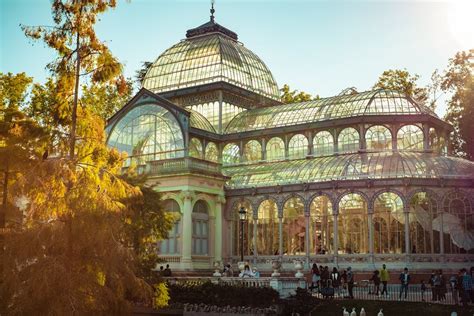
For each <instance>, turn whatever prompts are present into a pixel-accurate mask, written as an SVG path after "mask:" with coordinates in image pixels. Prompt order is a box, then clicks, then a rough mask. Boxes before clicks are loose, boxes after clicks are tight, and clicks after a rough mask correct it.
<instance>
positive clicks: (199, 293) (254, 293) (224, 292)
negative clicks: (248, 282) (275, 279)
mask: <svg viewBox="0 0 474 316" xmlns="http://www.w3.org/2000/svg"><path fill="white" fill-rule="evenodd" d="M169 291H170V297H171V300H170V304H171V305H174V304H179V303H181V304H184V303H190V304H200V303H204V304H208V305H217V306H227V305H230V306H249V307H268V306H270V305H272V304H276V303H278V301H279V295H278V292H277V291H275V290H274V289H272V288H267V287H240V286H232V285H221V284H213V283H211V282H206V283H203V284H200V285H196V284H185V285H179V284H172V285H169Z"/></svg>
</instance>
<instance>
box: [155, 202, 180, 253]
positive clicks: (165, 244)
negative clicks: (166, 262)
mask: <svg viewBox="0 0 474 316" xmlns="http://www.w3.org/2000/svg"><path fill="white" fill-rule="evenodd" d="M162 205H163V210H164V211H165V212H169V213H172V214H173V215H174V218H175V222H174V224H173V226H172V227H171V229H170V230H169V231H168V238H167V239H165V240H162V241H160V242H159V244H160V249H159V252H160V254H162V255H172V254H179V253H180V249H181V242H180V237H181V235H180V227H181V213H180V209H179V205H178V203H177V202H176V201H175V200H172V199H169V200H165V201H163V203H162Z"/></svg>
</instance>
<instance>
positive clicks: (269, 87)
mask: <svg viewBox="0 0 474 316" xmlns="http://www.w3.org/2000/svg"><path fill="white" fill-rule="evenodd" d="M187 37H188V38H187V39H185V40H182V41H181V42H179V43H178V44H176V45H174V46H172V47H171V48H169V49H167V50H166V51H165V52H164V53H163V54H161V55H160V56H159V57H158V59H156V61H155V62H154V63H153V65H152V66H151V67H150V69H149V70H148V72H147V74H146V75H145V78H144V80H143V87H144V88H146V89H148V90H150V91H152V92H155V93H160V92H166V91H171V90H176V89H182V88H187V87H194V86H198V85H202V84H208V83H213V82H219V81H224V82H228V83H231V84H233V85H236V86H239V87H241V88H244V89H246V90H250V91H252V92H255V93H257V94H260V95H263V96H266V97H268V98H271V99H275V100H279V91H278V86H277V84H276V82H275V79H274V78H273V75H272V73H271V72H270V70H268V68H267V67H266V66H265V64H264V63H263V61H262V60H261V59H260V58H259V57H258V56H257V55H255V54H254V53H253V52H252V51H250V50H249V49H247V48H245V47H244V46H243V44H241V43H240V42H238V41H237V35H236V34H235V33H233V32H232V31H230V30H228V29H226V28H224V27H222V26H220V25H219V24H217V23H215V22H213V21H211V22H208V23H206V24H203V25H201V26H200V27H198V28H195V29H192V30H189V31H188V33H187Z"/></svg>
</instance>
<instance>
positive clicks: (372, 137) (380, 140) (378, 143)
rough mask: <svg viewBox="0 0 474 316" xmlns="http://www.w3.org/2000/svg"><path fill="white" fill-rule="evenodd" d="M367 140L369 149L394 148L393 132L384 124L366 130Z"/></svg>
mask: <svg viewBox="0 0 474 316" xmlns="http://www.w3.org/2000/svg"><path fill="white" fill-rule="evenodd" d="M365 141H366V145H367V149H369V150H390V149H392V134H391V133H390V130H389V129H388V128H386V127H385V126H382V125H375V126H372V127H370V128H369V129H368V130H367V132H365Z"/></svg>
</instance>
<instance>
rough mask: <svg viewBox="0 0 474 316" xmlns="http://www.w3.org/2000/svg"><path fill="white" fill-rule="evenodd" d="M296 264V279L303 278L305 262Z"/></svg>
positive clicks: (297, 261)
mask: <svg viewBox="0 0 474 316" xmlns="http://www.w3.org/2000/svg"><path fill="white" fill-rule="evenodd" d="M294 264H295V269H296V273H295V277H296V278H302V277H303V276H304V274H303V272H302V270H303V261H301V260H295V262H294Z"/></svg>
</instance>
